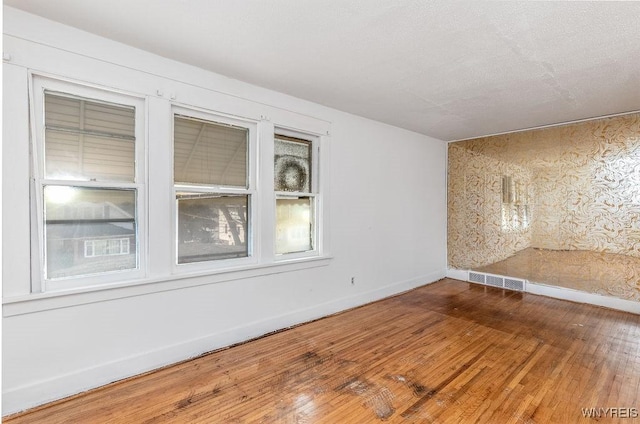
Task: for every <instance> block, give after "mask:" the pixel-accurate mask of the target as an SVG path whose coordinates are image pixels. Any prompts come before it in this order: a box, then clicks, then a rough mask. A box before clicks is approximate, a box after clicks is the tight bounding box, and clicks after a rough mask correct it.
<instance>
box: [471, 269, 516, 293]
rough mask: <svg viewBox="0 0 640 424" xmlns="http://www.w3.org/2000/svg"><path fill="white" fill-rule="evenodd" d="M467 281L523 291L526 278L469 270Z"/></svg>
mask: <svg viewBox="0 0 640 424" xmlns="http://www.w3.org/2000/svg"><path fill="white" fill-rule="evenodd" d="M467 281H469V282H471V283H480V284H484V285H485V286H491V287H498V288H501V289H507V290H515V291H524V289H525V285H526V280H523V279H520V278H513V277H505V276H502V275H493V274H484V273H482V272H473V271H469V278H468V279H467Z"/></svg>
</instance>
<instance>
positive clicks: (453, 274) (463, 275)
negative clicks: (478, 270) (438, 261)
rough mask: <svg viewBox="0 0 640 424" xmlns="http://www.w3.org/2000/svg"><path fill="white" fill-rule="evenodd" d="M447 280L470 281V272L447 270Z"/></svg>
mask: <svg viewBox="0 0 640 424" xmlns="http://www.w3.org/2000/svg"><path fill="white" fill-rule="evenodd" d="M447 278H453V279H454V280H462V281H467V280H468V279H469V271H467V270H464V269H453V268H447Z"/></svg>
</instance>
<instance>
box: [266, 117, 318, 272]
mask: <svg viewBox="0 0 640 424" xmlns="http://www.w3.org/2000/svg"><path fill="white" fill-rule="evenodd" d="M276 134H277V135H282V136H286V137H292V138H298V139H300V140H305V141H309V142H310V143H311V164H310V165H311V169H310V171H311V177H310V178H311V184H310V187H309V190H310V191H309V193H306V192H291V191H276V190H275V180H274V179H272V181H271V195H272V196H273V207H274V215H273V228H274V238H273V252H274V257H275V261H276V262H283V261H290V260H296V259H304V258H309V257H315V256H319V255H320V253H321V252H322V242H323V238H324V237H323V234H322V233H321V230H322V224H321V221H322V213H321V211H322V194H321V191H322V184H321V181H320V164H321V161H322V160H323V159H322V158H321V157H320V153H321V151H320V144H321V138H320V137H319V136H318V135H314V134H311V133H306V132H303V131H298V130H292V129H288V128H285V127H281V126H275V127H274V132H273V136H272V139H271V142H272V143H273V144H275V138H276ZM272 152H273V149H272ZM274 156H275V155H273V154H272V155H271V159H270V166H274V165H275V163H274ZM296 197H312V198H313V210H312V215H313V229H312V231H313V234H312V238H313V249H311V250H306V251H303V252H291V253H275V252H276V237H275V226H276V224H277V222H276V220H277V217H276V215H275V202H276V199H278V198H282V199H286V198H296Z"/></svg>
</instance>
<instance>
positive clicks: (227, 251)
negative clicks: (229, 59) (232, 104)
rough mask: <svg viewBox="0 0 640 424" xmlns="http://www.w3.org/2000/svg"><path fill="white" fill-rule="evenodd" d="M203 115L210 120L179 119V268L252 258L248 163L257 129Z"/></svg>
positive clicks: (176, 129) (175, 143)
mask: <svg viewBox="0 0 640 424" xmlns="http://www.w3.org/2000/svg"><path fill="white" fill-rule="evenodd" d="M183 112H185V113H189V112H190V111H183ZM191 113H192V114H193V113H195V112H191ZM202 116H207V117H208V118H211V119H203V118H201V117H195V116H190V115H185V114H175V115H174V126H173V128H174V135H173V151H174V153H173V174H174V185H175V196H176V208H177V231H176V232H177V236H176V239H177V240H176V241H177V243H176V244H177V255H176V256H177V263H178V264H186V263H194V262H206V261H215V260H222V259H234V258H243V257H249V256H250V255H251V254H252V252H251V249H250V247H251V244H250V239H251V208H252V200H253V197H252V195H253V191H252V188H253V187H252V185H253V184H252V182H251V175H252V173H251V172H250V166H249V164H250V150H251V149H250V145H251V142H250V140H251V137H253V136H254V135H253V134H252V133H253V132H255V131H251V130H250V127H248V126H243V124H242V123H240V122H237V121H230V120H225V119H223V118H221V117H220V118H219V119H218V120H216V121H214V120H212V119H213V117H210V116H209V115H202Z"/></svg>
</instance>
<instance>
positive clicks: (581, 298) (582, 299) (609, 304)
mask: <svg viewBox="0 0 640 424" xmlns="http://www.w3.org/2000/svg"><path fill="white" fill-rule="evenodd" d="M527 292H528V293H533V294H539V295H542V296H549V297H554V298H556V299H563V300H570V301H573V302H578V303H588V304H591V305H597V306H604V307H605V308H611V309H617V310H620V311H625V312H631V313H634V314H640V302H636V301H633V300H626V299H620V298H617V297H612V296H603V295H599V294H595V293H587V292H583V291H580V290H573V289H568V288H565V287H556V286H547V285H544V284H536V283H531V282H527Z"/></svg>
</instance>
